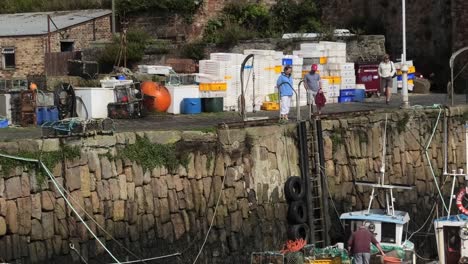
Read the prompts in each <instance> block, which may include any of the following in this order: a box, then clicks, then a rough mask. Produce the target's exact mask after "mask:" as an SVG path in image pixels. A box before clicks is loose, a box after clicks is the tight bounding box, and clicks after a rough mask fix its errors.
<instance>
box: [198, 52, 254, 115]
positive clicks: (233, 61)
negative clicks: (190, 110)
mask: <svg viewBox="0 0 468 264" xmlns="http://www.w3.org/2000/svg"><path fill="white" fill-rule="evenodd" d="M245 57H246V56H245V55H244V54H240V53H211V54H210V59H211V60H214V61H221V62H224V63H226V64H227V69H226V71H225V75H224V76H223V78H224V82H226V85H227V88H226V92H225V96H224V102H223V106H224V110H225V111H237V110H238V105H239V104H238V98H239V96H240V93H241V85H240V69H241V64H242V62H243V61H244V59H245ZM201 94H202V95H201V96H203V97H206V95H205V94H204V93H201ZM208 95H210V96H211V97H220V93H219V92H211V93H210V94H208Z"/></svg>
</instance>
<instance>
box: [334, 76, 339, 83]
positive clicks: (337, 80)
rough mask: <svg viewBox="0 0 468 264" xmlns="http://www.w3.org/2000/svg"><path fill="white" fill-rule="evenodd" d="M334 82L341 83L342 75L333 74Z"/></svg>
mask: <svg viewBox="0 0 468 264" xmlns="http://www.w3.org/2000/svg"><path fill="white" fill-rule="evenodd" d="M333 84H341V77H340V76H333Z"/></svg>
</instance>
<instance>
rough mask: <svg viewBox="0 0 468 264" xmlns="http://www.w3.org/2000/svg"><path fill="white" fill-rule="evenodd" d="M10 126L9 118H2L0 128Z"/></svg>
mask: <svg viewBox="0 0 468 264" xmlns="http://www.w3.org/2000/svg"><path fill="white" fill-rule="evenodd" d="M5 127H8V119H6V118H2V119H0V128H5Z"/></svg>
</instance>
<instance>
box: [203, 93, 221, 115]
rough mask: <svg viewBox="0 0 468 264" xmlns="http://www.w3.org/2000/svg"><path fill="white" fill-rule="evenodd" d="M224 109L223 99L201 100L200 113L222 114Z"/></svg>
mask: <svg viewBox="0 0 468 264" xmlns="http://www.w3.org/2000/svg"><path fill="white" fill-rule="evenodd" d="M223 108H224V100H223V97H215V98H202V111H203V112H208V113H215V112H222V111H223Z"/></svg>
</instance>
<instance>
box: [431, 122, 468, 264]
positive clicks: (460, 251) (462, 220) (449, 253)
mask: <svg viewBox="0 0 468 264" xmlns="http://www.w3.org/2000/svg"><path fill="white" fill-rule="evenodd" d="M444 130H445V133H444V141H445V148H444V172H443V176H444V177H451V178H452V187H451V192H450V196H449V197H450V201H449V205H448V207H446V205H445V202H444V200H443V199H442V203H443V207H444V213H445V215H444V216H442V217H440V218H437V219H435V220H434V229H435V236H436V243H437V253H438V257H439V262H438V263H440V264H455V263H468V210H467V206H466V201H467V199H466V195H467V191H468V187H467V184H466V183H467V181H468V154H466V155H465V156H466V163H465V165H466V166H467V167H466V170H465V171H463V169H458V170H453V171H452V172H451V173H448V172H447V127H446V126H445V128H444ZM467 150H468V124H465V152H466V151H467ZM458 177H463V178H464V180H465V186H464V187H461V188H460V189H459V191H458V193H456V190H455V184H456V182H458V179H457V178H458ZM453 200H455V201H456V202H455V204H456V206H457V209H458V211H459V212H457V213H455V214H452V205H453Z"/></svg>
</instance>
